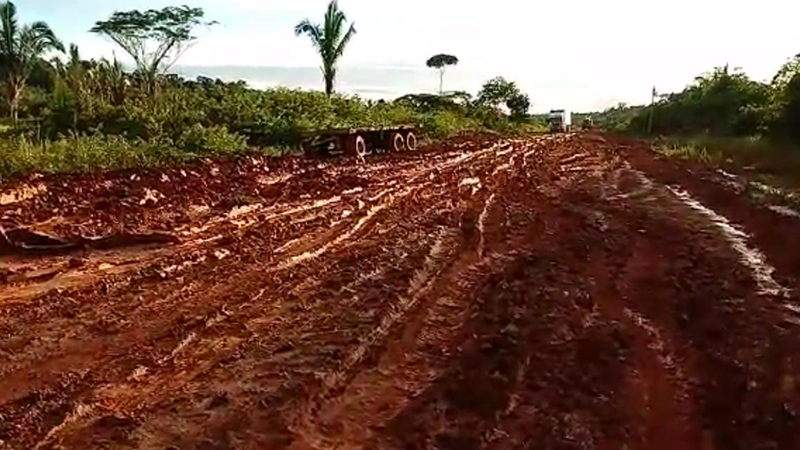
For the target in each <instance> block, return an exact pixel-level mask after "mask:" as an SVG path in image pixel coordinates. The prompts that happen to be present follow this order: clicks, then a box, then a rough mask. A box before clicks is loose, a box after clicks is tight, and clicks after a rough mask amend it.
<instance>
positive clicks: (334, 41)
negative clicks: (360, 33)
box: [294, 0, 356, 95]
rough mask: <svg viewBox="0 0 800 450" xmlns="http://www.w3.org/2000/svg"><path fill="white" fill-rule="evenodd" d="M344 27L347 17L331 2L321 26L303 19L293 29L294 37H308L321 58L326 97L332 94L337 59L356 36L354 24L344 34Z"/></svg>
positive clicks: (337, 5)
mask: <svg viewBox="0 0 800 450" xmlns="http://www.w3.org/2000/svg"><path fill="white" fill-rule="evenodd" d="M346 26H347V17H346V16H345V15H344V13H343V12H342V11H340V10H339V4H338V2H337V1H336V0H333V1H331V3H330V4H329V5H328V12H327V13H325V22H324V23H323V24H322V25H320V24H316V23H311V22H310V21H309V20H308V19H305V20H303V21H302V22H300V23H299V24H297V26H296V27H295V28H294V33H295V35H297V36H300V35H301V34H306V35H308V37H309V38H310V39H311V43H312V44H313V45H314V48H315V49H316V50H317V52H318V53H319V55H320V56H321V57H322V76H323V77H324V78H325V93H326V94H328V95H331V94H332V93H333V83H334V81H335V80H336V65H337V64H338V62H339V58H341V57H342V55H343V54H344V50H345V48H347V44H348V43H349V42H350V39H352V37H353V36H354V35H355V34H356V29H355V24H350V28H349V29H347V31H346V32H345V27H346Z"/></svg>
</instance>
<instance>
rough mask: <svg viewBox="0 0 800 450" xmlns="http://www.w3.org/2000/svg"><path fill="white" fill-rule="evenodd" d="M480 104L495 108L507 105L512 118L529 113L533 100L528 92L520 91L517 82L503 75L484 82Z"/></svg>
mask: <svg viewBox="0 0 800 450" xmlns="http://www.w3.org/2000/svg"><path fill="white" fill-rule="evenodd" d="M478 104H479V105H482V106H488V107H490V108H493V109H495V110H499V109H500V108H501V107H503V106H505V107H506V108H507V109H508V111H509V112H510V113H511V117H512V118H515V119H521V118H524V117H525V116H526V115H527V114H528V109H530V106H531V101H530V98H529V97H528V95H527V94H524V93H523V92H522V91H520V89H519V87H518V86H517V84H516V83H514V82H513V81H508V80H506V79H505V78H503V77H496V78H492V79H491V80H489V81H487V82H486V83H484V85H483V87H482V88H481V90H480V92H479V93H478Z"/></svg>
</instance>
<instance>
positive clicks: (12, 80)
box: [0, 2, 64, 121]
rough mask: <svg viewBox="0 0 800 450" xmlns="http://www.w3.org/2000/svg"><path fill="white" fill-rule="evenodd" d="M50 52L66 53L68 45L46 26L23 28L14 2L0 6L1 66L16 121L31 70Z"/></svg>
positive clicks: (34, 23) (34, 24)
mask: <svg viewBox="0 0 800 450" xmlns="http://www.w3.org/2000/svg"><path fill="white" fill-rule="evenodd" d="M49 50H58V51H64V46H63V45H62V44H61V42H60V41H59V40H58V39H57V38H56V36H55V34H54V33H53V30H51V29H50V27H49V26H48V25H47V24H46V23H44V22H33V23H32V24H30V25H23V26H21V27H20V26H19V24H18V23H17V7H16V6H14V4H13V3H11V2H5V3H0V65H2V67H3V69H5V72H6V73H5V75H6V92H7V95H8V110H9V113H10V115H11V117H12V118H13V119H14V121H16V120H17V119H18V115H19V102H20V98H22V92H23V91H24V89H25V86H26V85H27V83H28V78H29V77H30V75H31V71H32V70H33V68H34V65H35V64H37V63H38V61H39V60H40V59H41V58H42V56H43V55H44V54H45V53H46V52H47V51H49Z"/></svg>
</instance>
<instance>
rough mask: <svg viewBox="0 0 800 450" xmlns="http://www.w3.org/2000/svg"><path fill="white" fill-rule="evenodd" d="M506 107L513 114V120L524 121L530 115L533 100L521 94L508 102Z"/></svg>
mask: <svg viewBox="0 0 800 450" xmlns="http://www.w3.org/2000/svg"><path fill="white" fill-rule="evenodd" d="M506 106H507V107H508V110H509V111H510V112H511V117H512V118H514V119H522V118H524V117H525V116H527V115H528V110H529V109H530V108H531V99H530V98H529V97H528V94H523V93H522V92H520V93H518V94H516V95H513V96H512V97H511V98H509V99H508V100H506Z"/></svg>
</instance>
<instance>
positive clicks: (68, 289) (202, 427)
mask: <svg viewBox="0 0 800 450" xmlns="http://www.w3.org/2000/svg"><path fill="white" fill-rule="evenodd" d="M4 189H5V191H7V192H21V193H24V194H25V195H12V194H8V195H4V196H3V199H4V202H3V204H2V205H0V225H2V226H3V229H4V230H22V231H14V232H12V234H13V233H17V236H23V237H25V236H27V237H28V238H33V237H35V236H39V237H42V236H47V237H49V238H51V239H53V240H54V241H55V242H64V243H78V244H81V245H77V246H76V248H71V249H67V250H68V251H64V249H52V250H59V251H53V252H46V251H44V252H34V253H31V252H27V251H17V250H19V246H18V245H17V246H16V247H15V246H13V245H12V246H11V250H14V251H11V250H8V247H9V246H8V245H7V246H6V248H7V251H3V252H2V254H0V282H2V283H3V284H2V289H0V449H6V448H8V449H106V448H114V449H129V448H130V449H133V448H137V449H170V448H171V449H262V448H268V449H273V448H274V449H332V448H340V449H350V448H352V449H382V448H385V449H395V448H398V449H408V448H420V449H483V448H486V449H507V448H537V449H538V448H559V449H560V448H575V449H593V448H596V449H620V448H628V449H675V448H681V449H703V450H707V449H776V448H786V449H793V448H800V423H798V419H797V413H798V411H800V380H798V373H800V371H798V369H799V367H798V361H800V303H798V301H797V296H796V292H798V290H799V289H800V278H798V275H800V260H798V256H797V255H800V239H798V238H797V236H798V235H800V233H797V231H796V230H798V227H800V220H798V219H796V218H792V217H786V216H780V217H777V216H778V215H776V214H775V213H774V212H772V211H769V210H767V209H763V208H758V207H756V206H754V205H751V204H750V203H749V202H748V200H747V199H746V198H744V197H742V196H741V194H740V193H736V192H734V191H732V190H730V188H729V187H727V186H726V185H725V184H721V183H717V182H715V181H714V180H712V179H709V178H707V177H703V176H699V175H698V174H697V173H695V172H691V173H690V172H687V171H686V168H685V167H681V166H677V165H675V164H673V163H670V162H667V161H663V160H659V159H657V158H655V157H654V156H653V155H652V153H651V152H650V151H649V150H648V149H647V148H646V147H644V146H642V145H641V144H639V143H637V142H632V141H624V140H618V139H614V138H611V137H605V136H600V135H564V136H541V137H533V138H527V139H501V138H497V137H492V136H474V137H470V138H462V139H459V140H454V141H450V142H447V143H445V144H440V145H437V146H433V147H430V148H427V149H424V150H422V151H421V152H418V153H410V154H400V155H384V156H377V157H374V158H372V159H369V160H368V161H367V163H366V164H357V162H356V161H355V160H354V159H349V158H344V159H329V160H305V159H282V160H273V159H266V158H263V159H262V158H257V157H250V158H243V159H240V160H237V161H205V162H202V163H198V164H195V165H192V166H183V167H175V168H171V169H166V170H161V171H146V172H142V171H137V172H125V173H110V174H98V175H92V176H70V177H61V178H58V179H49V178H40V179H32V180H25V181H21V182H18V183H16V184H15V185H12V186H6V187H5V188H4ZM5 191H4V194H5ZM137 236H139V237H141V236H151V237H152V236H159V237H160V238H159V239H152V240H148V239H136V237H137ZM96 239H100V240H101V241H98V242H106V243H107V244H108V245H90V244H87V242H88V241H90V240H96ZM19 240H24V239H22V238H19V239H17V241H19ZM34 240H35V239H34ZM103 240H105V241H103ZM15 242H16V241H15ZM51 243H52V242H51ZM95 243H96V242H95ZM23 250H24V249H23Z"/></svg>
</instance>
